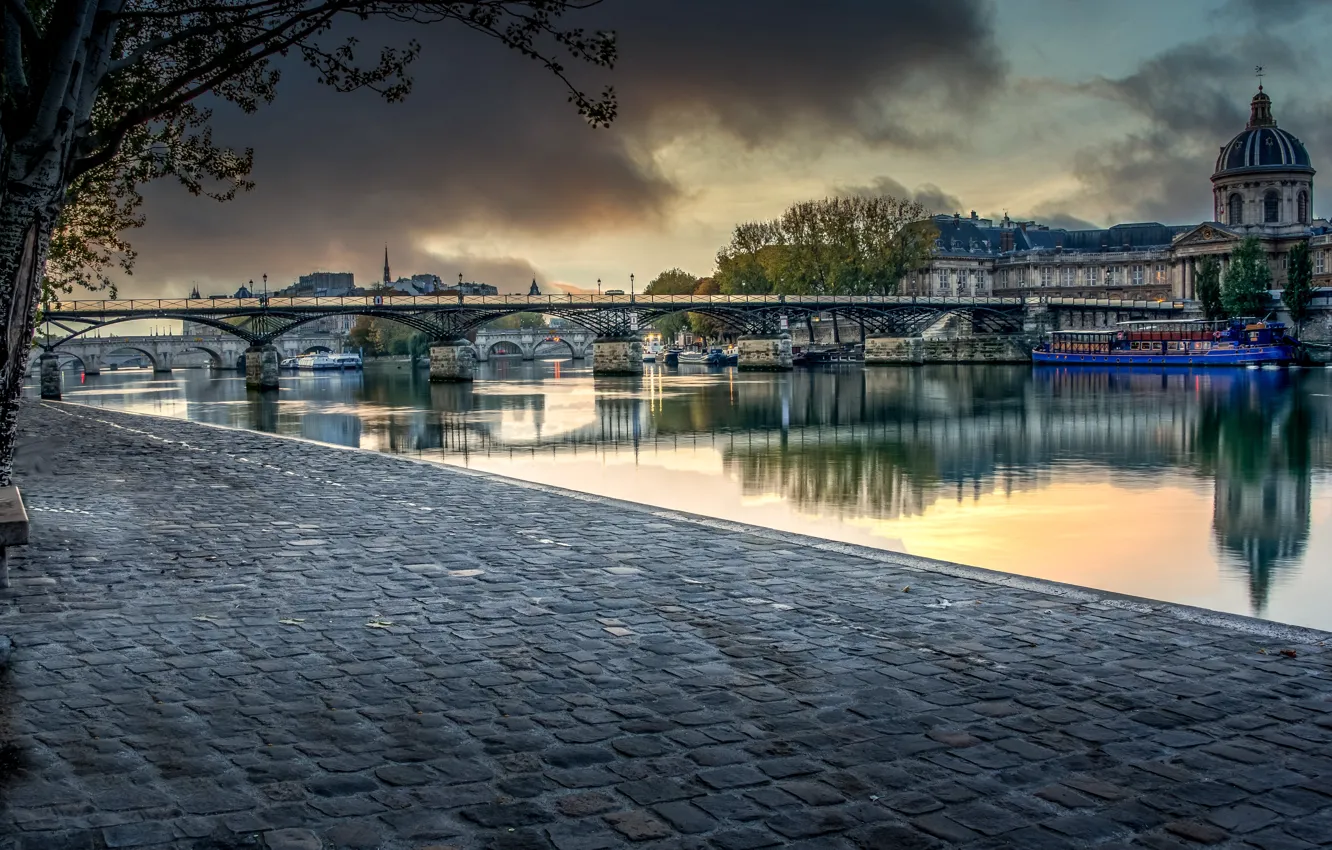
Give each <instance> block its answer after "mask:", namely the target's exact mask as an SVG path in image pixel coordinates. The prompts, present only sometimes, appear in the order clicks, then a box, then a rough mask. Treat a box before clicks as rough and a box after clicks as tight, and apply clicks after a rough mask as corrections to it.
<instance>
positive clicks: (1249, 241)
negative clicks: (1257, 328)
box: [1221, 236, 1272, 318]
mask: <svg viewBox="0 0 1332 850" xmlns="http://www.w3.org/2000/svg"><path fill="white" fill-rule="evenodd" d="M1271 288H1272V269H1271V268H1270V267H1269V266H1268V265H1267V252H1266V251H1264V250H1263V245H1262V243H1261V242H1259V241H1258V237H1256V236H1246V237H1244V238H1243V239H1241V240H1240V243H1239V244H1238V245H1236V246H1235V250H1234V251H1232V252H1231V253H1230V265H1229V266H1228V267H1227V268H1226V273H1225V277H1224V278H1223V279H1222V281H1221V302H1222V304H1223V305H1224V306H1225V308H1226V312H1227V313H1228V314H1230V315H1231V316H1257V317H1259V318H1262V317H1263V316H1265V315H1266V314H1267V310H1268V294H1267V293H1268V290H1270V289H1271Z"/></svg>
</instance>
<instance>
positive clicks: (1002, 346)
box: [865, 335, 1031, 366]
mask: <svg viewBox="0 0 1332 850" xmlns="http://www.w3.org/2000/svg"><path fill="white" fill-rule="evenodd" d="M1030 362H1031V340H1030V339H1029V338H1027V337H1025V336H1000V335H992V336H963V337H956V338H947V337H943V338H928V337H919V336H915V337H895V336H870V337H867V338H866V340H865V365H867V366H872V365H879V366H918V365H923V364H926V363H1030Z"/></svg>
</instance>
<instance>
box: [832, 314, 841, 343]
mask: <svg viewBox="0 0 1332 850" xmlns="http://www.w3.org/2000/svg"><path fill="white" fill-rule="evenodd" d="M832 316H833V342H834V343H836V344H837V345H841V344H842V329H841V328H840V327H838V325H837V314H836V313H833V314H832Z"/></svg>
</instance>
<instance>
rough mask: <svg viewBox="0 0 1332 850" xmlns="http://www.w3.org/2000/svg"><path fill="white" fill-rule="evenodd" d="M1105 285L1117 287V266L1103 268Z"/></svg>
mask: <svg viewBox="0 0 1332 850" xmlns="http://www.w3.org/2000/svg"><path fill="white" fill-rule="evenodd" d="M1105 285H1106V286H1119V266H1106V267H1105Z"/></svg>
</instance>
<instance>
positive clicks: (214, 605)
mask: <svg viewBox="0 0 1332 850" xmlns="http://www.w3.org/2000/svg"><path fill="white" fill-rule="evenodd" d="M23 425H24V430H25V437H26V438H27V439H28V440H30V441H36V442H37V443H38V445H37V447H36V450H30V451H29V456H30V457H36V458H38V461H29V462H28V471H27V472H25V474H24V476H23V478H22V481H23V487H24V493H25V498H26V501H27V503H28V505H29V507H30V510H31V514H32V517H33V521H34V535H33V543H32V545H31V546H29V547H27V549H26V550H24V551H22V552H21V553H20V554H18V555H17V556H16V557H15V563H14V570H13V573H14V586H13V588H12V590H10V591H9V592H8V593H7V594H0V632H3V633H7V634H9V635H11V636H12V637H13V638H14V641H15V643H16V645H17V648H16V652H15V656H14V665H13V668H12V669H11V671H10V672H9V673H8V674H6V677H5V679H4V680H3V681H0V739H3V740H5V741H8V742H9V743H10V744H12V745H14V746H16V747H17V750H18V752H17V760H18V768H17V769H15V768H14V767H13V766H12V765H10V766H9V767H7V768H0V770H3V771H4V773H5V775H4V776H0V783H2V786H0V796H2V797H3V805H2V806H0V848H3V850H14V848H23V850H38V848H39V849H40V850H61V848H101V847H114V848H120V847H184V848H200V850H203V848H214V850H218V848H232V847H267V848H270V850H315V849H316V848H334V847H340V848H341V847H346V848H386V850H398V848H412V850H419V849H420V848H424V847H435V848H440V847H444V848H482V847H487V848H514V849H515V850H516V848H551V847H554V848H559V850H574V848H577V850H595V848H609V847H622V846H634V847H643V848H695V847H697V848H703V847H706V848H718V850H750V848H761V847H793V848H795V847H799V848H852V847H860V848H905V849H906V850H917V848H936V847H950V846H960V847H967V848H1001V847H1013V848H1032V850H1044V848H1062V847H1090V846H1096V847H1100V848H1106V850H1109V848H1120V847H1126V846H1134V847H1149V848H1158V850H1163V849H1164V848H1174V847H1195V846H1198V845H1200V844H1211V845H1215V846H1223V847H1246V848H1248V847H1257V848H1262V850H1298V848H1308V847H1312V846H1316V845H1320V844H1322V845H1327V844H1329V843H1332V656H1329V655H1328V654H1327V653H1326V652H1324V650H1323V649H1321V648H1320V645H1319V640H1320V638H1321V637H1322V635H1320V634H1319V633H1312V632H1306V633H1303V635H1304V638H1303V643H1292V642H1289V641H1292V640H1296V641H1298V640H1299V639H1300V638H1299V634H1297V633H1294V632H1290V633H1286V634H1285V635H1283V636H1282V637H1281V638H1280V640H1283V641H1287V642H1278V640H1277V638H1274V637H1273V635H1272V634H1270V633H1269V634H1264V633H1263V632H1261V631H1258V630H1254V629H1246V628H1244V627H1243V624H1242V623H1241V624H1240V625H1239V626H1233V625H1232V626H1227V625H1225V624H1224V623H1197V622H1189V621H1188V620H1187V619H1184V618H1183V617H1182V616H1180V615H1179V614H1178V613H1177V612H1174V610H1173V609H1169V608H1168V607H1165V606H1155V607H1149V606H1140V605H1131V604H1126V603H1122V602H1117V601H1116V600H1113V599H1107V600H1102V601H1100V602H1098V601H1096V598H1095V597H1094V596H1092V595H1090V594H1082V595H1078V594H1073V595H1059V594H1058V593H1057V592H1056V590H1057V589H1054V588H1052V589H1051V590H1049V591H1045V592H1042V591H1039V590H1033V589H1031V588H1029V587H1028V588H1021V587H1012V586H1005V585H1003V584H998V583H993V582H986V581H982V580H978V579H977V578H974V577H968V576H967V575H965V574H963V575H957V574H949V573H948V572H946V571H931V570H929V569H921V568H920V567H919V566H913V565H912V563H911V562H901V561H900V560H899V561H898V562H895V561H894V558H893V556H889V555H882V556H879V555H876V556H870V555H857V554H854V553H850V552H840V551H835V550H834V549H832V548H831V547H824V546H815V545H808V544H807V543H804V542H801V541H800V540H797V539H794V538H791V537H789V536H784V535H780V534H776V533H768V532H762V531H759V530H743V529H741V530H738V531H737V530H724V529H719V528H717V527H716V526H715V524H709V523H706V522H702V521H694V520H691V519H689V518H686V517H679V516H675V515H671V514H665V513H662V512H654V511H650V510H647V509H635V508H631V507H625V506H622V505H616V504H606V503H601V502H598V501H597V500H595V499H592V498H575V497H571V496H569V495H566V494H561V493H559V492H555V491H552V490H549V489H545V488H540V487H536V486H531V485H523V484H518V483H513V482H506V481H503V480H496V479H493V478H489V477H485V476H477V475H471V474H467V473H465V472H460V471H455V470H450V469H446V468H441V467H435V466H430V465H426V464H421V463H416V462H412V461H409V460H404V459H401V458H394V457H389V456H384V455H378V454H374V453H370V452H353V451H343V450H338V449H334V448H329V447H324V446H318V445H313V444H308V443H301V442H297V441H291V440H282V439H278V438H274V437H269V436H265V435H260V434H253V433H246V432H237V431H225V430H221V429H215V428H209V427H206V426H201V425H195V424H191V423H187V422H180V421H172V420H165V419H153V418H147V417H135V416H130V415H126V414H119V413H110V412H103V411H95V410H92V409H89V408H82V407H78V406H74V405H38V404H35V403H34V404H30V405H29V406H28V408H27V409H26V410H25V413H24V417H23ZM43 446H44V447H45V450H46V452H47V453H48V454H49V457H46V458H45V459H44V460H43V459H41V456H42V447H43ZM908 586H909V588H910V589H909V590H907V588H908ZM1292 636H1293V637H1292ZM1264 650H1265V652H1264ZM1281 650H1293V651H1294V653H1295V657H1289V656H1284V655H1282V654H1280V651H1281ZM11 753H12V750H11ZM0 761H2V760H0Z"/></svg>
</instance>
